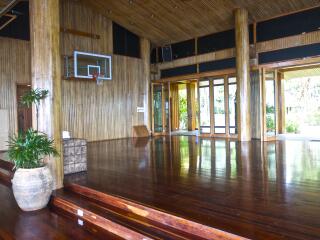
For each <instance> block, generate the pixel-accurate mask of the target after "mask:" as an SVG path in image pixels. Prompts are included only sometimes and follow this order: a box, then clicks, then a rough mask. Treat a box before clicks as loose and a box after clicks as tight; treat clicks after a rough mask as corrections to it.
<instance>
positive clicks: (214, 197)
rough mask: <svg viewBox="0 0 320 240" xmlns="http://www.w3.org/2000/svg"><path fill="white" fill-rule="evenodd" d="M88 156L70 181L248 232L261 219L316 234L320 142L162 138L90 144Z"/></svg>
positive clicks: (293, 233)
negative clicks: (84, 167)
mask: <svg viewBox="0 0 320 240" xmlns="http://www.w3.org/2000/svg"><path fill="white" fill-rule="evenodd" d="M88 155H89V159H88V168H89V169H88V173H87V174H86V176H85V177H83V178H82V180H81V179H80V180H75V181H80V182H81V181H82V183H83V184H86V185H89V186H90V187H93V188H97V189H98V190H101V191H105V192H108V193H112V194H116V195H120V196H123V197H127V198H130V199H133V200H136V201H139V202H143V203H146V204H149V205H153V206H155V207H158V208H162V209H165V210H168V211H173V212H175V213H177V214H179V215H182V216H187V217H188V218H191V219H195V220H197V221H199V222H203V223H204V224H207V225H212V226H215V227H220V228H223V229H226V230H230V231H233V232H235V233H238V234H242V235H243V236H247V237H251V238H252V237H254V238H256V239H259V237H258V235H257V234H258V232H259V229H260V230H261V231H265V229H264V228H263V227H261V226H264V225H265V224H267V225H268V226H269V227H268V228H269V229H268V231H269V230H270V229H272V228H279V226H280V228H281V229H282V230H281V231H282V233H281V234H283V236H287V237H288V236H295V237H297V236H298V237H297V238H299V236H300V235H299V234H302V235H301V239H308V238H305V236H304V235H303V233H304V232H308V231H311V232H312V233H310V234H311V235H310V236H312V237H311V239H312V238H313V237H314V236H316V237H319V239H320V232H319V231H318V230H317V229H319V228H320V198H319V196H320V142H304V141H277V142H265V143H263V142H260V141H251V142H244V143H240V142H237V141H233V140H225V139H212V138H208V139H206V138H199V137H197V136H171V137H168V136H166V137H156V138H152V139H149V140H146V139H144V140H141V141H140V142H138V143H137V141H136V140H135V141H133V140H132V139H121V140H113V141H105V142H96V143H89V148H88ZM69 179H72V177H70V178H69ZM239 222H241V224H239ZM246 224H249V225H246ZM261 224H262V225H261ZM253 226H254V227H253ZM248 228H249V229H248ZM270 231H271V230H270ZM272 231H273V230H272ZM274 231H276V230H274ZM286 234H287V235H286ZM290 234H291V235H290Z"/></svg>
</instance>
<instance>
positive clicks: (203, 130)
mask: <svg viewBox="0 0 320 240" xmlns="http://www.w3.org/2000/svg"><path fill="white" fill-rule="evenodd" d="M199 120H200V121H199V122H200V124H199V125H200V134H210V133H211V114H210V82H209V80H203V81H199Z"/></svg>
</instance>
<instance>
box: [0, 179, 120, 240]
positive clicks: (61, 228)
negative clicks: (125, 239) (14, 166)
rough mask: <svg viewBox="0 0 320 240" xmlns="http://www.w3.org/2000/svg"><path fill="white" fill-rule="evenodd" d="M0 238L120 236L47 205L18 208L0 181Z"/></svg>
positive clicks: (33, 239)
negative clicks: (42, 207) (28, 208)
mask: <svg viewBox="0 0 320 240" xmlns="http://www.w3.org/2000/svg"><path fill="white" fill-rule="evenodd" d="M0 239H1V240H2V239H3V240H13V239H15V240H44V239H46V240H51V239H52V240H53V239H57V240H58V239H59V240H60V239H61V240H64V239H77V240H78V239H79V240H82V239H83V240H85V239H86V240H87V239H119V238H118V237H117V236H115V235H113V234H110V233H108V232H106V231H103V230H102V229H97V228H96V227H95V226H90V225H88V224H86V225H83V226H82V225H81V224H79V222H78V220H77V219H71V218H67V217H64V216H62V215H60V214H57V213H56V212H54V211H52V210H51V209H49V208H45V209H43V210H41V211H36V212H23V211H22V210H20V209H19V207H18V206H17V204H16V201H15V199H14V197H13V194H12V190H11V188H10V187H9V186H6V185H3V184H2V182H1V181H0Z"/></svg>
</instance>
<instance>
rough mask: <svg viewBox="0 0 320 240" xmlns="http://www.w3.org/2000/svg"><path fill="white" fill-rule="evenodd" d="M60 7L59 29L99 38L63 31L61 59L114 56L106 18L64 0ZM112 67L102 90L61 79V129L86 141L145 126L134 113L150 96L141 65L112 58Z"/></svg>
mask: <svg viewBox="0 0 320 240" xmlns="http://www.w3.org/2000/svg"><path fill="white" fill-rule="evenodd" d="M61 5H62V6H61V17H60V18H61V25H63V27H65V28H72V29H76V30H80V31H84V32H89V33H92V34H98V35H100V39H93V38H88V37H81V36H75V35H71V34H68V33H61V54H62V55H71V54H72V53H73V51H74V50H79V51H87V52H96V53H100V54H110V53H111V52H112V22H111V21H110V20H108V19H107V18H105V17H103V16H102V15H100V14H97V13H96V12H95V11H93V10H91V9H90V8H87V7H86V6H84V5H83V4H81V3H79V2H75V1H72V0H63V1H62V4H61ZM145 45H146V46H148V44H147V43H146V44H145ZM144 55H145V56H147V55H148V56H149V54H144ZM147 66H148V65H147V64H146V67H147ZM112 68H113V69H112V80H111V81H104V83H103V85H102V86H97V85H96V83H95V82H92V81H79V80H78V81H77V80H63V84H62V126H63V130H66V131H70V132H71V135H72V136H73V137H79V138H86V139H87V140H89V141H97V140H105V139H114V138H124V137H130V136H132V126H134V125H142V124H144V121H145V119H144V114H143V113H137V107H138V106H141V107H143V106H144V101H145V97H146V96H148V94H147V93H148V84H146V78H145V77H144V64H143V61H142V60H141V59H136V58H130V57H124V56H118V55H113V56H112Z"/></svg>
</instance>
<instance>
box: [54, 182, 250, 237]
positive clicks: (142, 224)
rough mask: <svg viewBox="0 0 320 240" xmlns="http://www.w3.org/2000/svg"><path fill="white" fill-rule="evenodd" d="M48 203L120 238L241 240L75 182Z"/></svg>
mask: <svg viewBox="0 0 320 240" xmlns="http://www.w3.org/2000/svg"><path fill="white" fill-rule="evenodd" d="M50 206H51V207H52V208H53V209H54V210H55V211H57V212H58V213H62V214H64V215H67V216H69V217H72V218H75V219H77V220H78V223H79V224H80V225H84V224H88V225H90V226H95V227H96V228H98V229H102V230H104V231H107V232H109V233H112V234H114V235H115V236H117V237H120V238H123V239H194V240H197V239H199V240H201V239H202V240H204V239H230V240H231V239H232V240H233V239H244V238H242V237H239V236H236V235H233V234H230V233H227V232H224V231H221V230H218V229H215V228H211V227H208V226H205V225H202V224H199V223H196V222H193V221H190V220H187V219H184V218H180V217H177V216H174V215H172V214H170V213H166V212H163V211H160V210H157V209H154V208H151V207H148V206H145V205H141V204H139V203H136V202H133V201H129V200H126V199H123V198H120V197H116V196H112V195H109V194H106V193H102V192H99V191H96V190H94V189H91V188H88V187H84V186H81V185H78V184H72V183H71V184H66V186H65V188H64V189H60V190H57V191H55V192H54V194H53V196H52V198H51V202H50Z"/></svg>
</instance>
